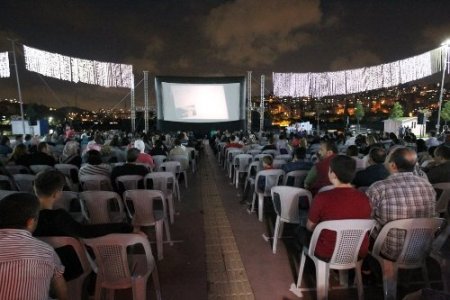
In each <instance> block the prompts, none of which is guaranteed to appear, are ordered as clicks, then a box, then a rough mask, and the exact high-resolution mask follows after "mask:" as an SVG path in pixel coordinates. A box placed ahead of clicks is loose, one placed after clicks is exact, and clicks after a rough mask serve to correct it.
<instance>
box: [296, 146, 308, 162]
mask: <svg viewBox="0 0 450 300" xmlns="http://www.w3.org/2000/svg"><path fill="white" fill-rule="evenodd" d="M294 156H295V157H296V158H297V159H304V158H305V157H306V148H305V147H298V148H295V150H294Z"/></svg>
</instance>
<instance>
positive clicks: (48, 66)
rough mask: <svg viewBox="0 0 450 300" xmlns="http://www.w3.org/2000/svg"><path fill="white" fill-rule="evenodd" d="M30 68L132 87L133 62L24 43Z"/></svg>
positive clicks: (59, 76) (56, 75) (64, 77)
mask: <svg viewBox="0 0 450 300" xmlns="http://www.w3.org/2000/svg"><path fill="white" fill-rule="evenodd" d="M23 49H24V54H25V67H26V69H27V70H28V71H32V72H36V73H39V74H42V75H44V76H48V77H53V78H57V79H61V80H66V81H73V82H82V83H87V84H95V85H100V86H103V87H124V88H131V86H132V79H133V77H132V75H133V66H132V65H124V64H115V63H109V62H99V61H95V60H87V59H81V58H76V57H69V56H65V55H61V54H57V53H51V52H47V51H43V50H39V49H35V48H31V47H28V46H25V45H24V46H23Z"/></svg>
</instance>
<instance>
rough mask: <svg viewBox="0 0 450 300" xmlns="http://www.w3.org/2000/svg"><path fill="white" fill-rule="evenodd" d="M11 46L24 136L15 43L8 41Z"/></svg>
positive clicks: (23, 119) (23, 128) (23, 118)
mask: <svg viewBox="0 0 450 300" xmlns="http://www.w3.org/2000/svg"><path fill="white" fill-rule="evenodd" d="M10 41H11V46H12V53H13V58H14V70H15V71H16V81H17V91H18V93H19V104H20V117H21V118H22V130H23V134H25V117H24V114H23V100H22V90H21V89H20V80H19V71H18V68H17V58H16V41H15V40H10Z"/></svg>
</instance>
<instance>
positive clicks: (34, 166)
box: [30, 165, 53, 174]
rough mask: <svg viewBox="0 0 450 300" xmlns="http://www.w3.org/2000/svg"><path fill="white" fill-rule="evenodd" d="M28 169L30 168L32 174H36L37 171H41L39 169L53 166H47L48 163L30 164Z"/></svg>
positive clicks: (47, 168) (42, 169) (43, 169)
mask: <svg viewBox="0 0 450 300" xmlns="http://www.w3.org/2000/svg"><path fill="white" fill-rule="evenodd" d="M30 169H31V171H32V172H33V173H34V174H37V173H39V172H41V171H45V170H49V169H53V167H52V166H49V165H31V166H30Z"/></svg>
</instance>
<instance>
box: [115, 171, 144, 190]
mask: <svg viewBox="0 0 450 300" xmlns="http://www.w3.org/2000/svg"><path fill="white" fill-rule="evenodd" d="M116 186H117V190H118V191H119V193H120V194H123V192H125V191H126V190H137V189H139V188H144V177H143V176H141V175H122V176H119V177H117V178H116Z"/></svg>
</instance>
